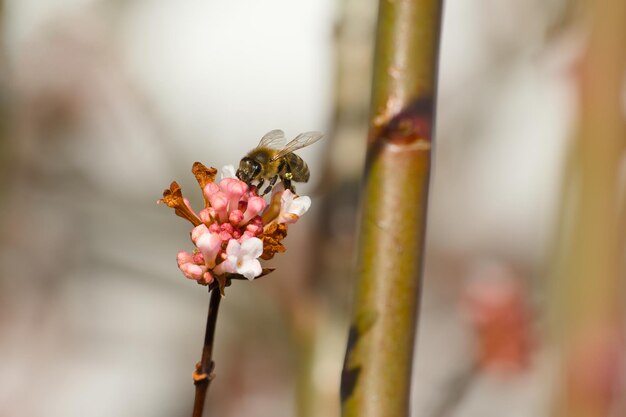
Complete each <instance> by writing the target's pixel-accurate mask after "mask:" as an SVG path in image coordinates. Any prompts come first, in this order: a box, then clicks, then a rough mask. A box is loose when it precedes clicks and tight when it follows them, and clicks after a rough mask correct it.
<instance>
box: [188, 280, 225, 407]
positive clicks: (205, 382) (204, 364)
mask: <svg viewBox="0 0 626 417" xmlns="http://www.w3.org/2000/svg"><path fill="white" fill-rule="evenodd" d="M221 300H222V295H221V294H220V290H219V288H215V289H213V290H212V291H211V301H210V302H209V311H208V313H207V319H206V332H205V333H204V346H203V347H202V359H201V360H200V363H198V364H197V365H196V370H195V371H194V373H193V380H194V384H195V385H196V398H195V400H194V404H193V414H192V417H202V412H203V410H204V401H205V399H206V393H207V391H208V389H209V385H210V384H211V380H213V378H214V376H215V375H213V368H214V367H215V363H214V362H213V339H214V336H215V323H216V322H217V312H218V310H219V308H220V301H221Z"/></svg>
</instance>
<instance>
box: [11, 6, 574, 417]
mask: <svg viewBox="0 0 626 417" xmlns="http://www.w3.org/2000/svg"><path fill="white" fill-rule="evenodd" d="M0 4H1V9H0V10H1V16H0V17H1V20H0V24H1V32H0V33H1V35H0V36H1V40H2V43H1V45H0V48H1V49H0V99H1V100H0V111H1V112H2V114H1V117H0V121H1V123H0V138H1V139H0V162H1V164H0V180H1V182H0V186H1V190H0V192H1V194H0V195H1V196H2V197H0V213H1V216H0V221H1V222H2V228H1V229H0V230H1V234H0V245H1V251H0V416H7V417H9V416H10V417H35V416H46V417H57V416H58V417H61V416H62V417H74V416H94V417H98V416H118V417H126V416H128V417H131V416H132V417H138V416H177V415H188V414H190V410H191V405H192V402H193V394H194V389H193V385H192V380H191V372H192V370H193V366H194V364H195V363H196V361H198V360H199V359H200V353H201V347H202V340H203V332H204V324H205V320H206V309H207V305H208V295H207V293H206V291H205V289H204V288H203V287H199V286H197V285H196V284H195V283H193V282H192V281H189V280H186V279H184V277H183V276H182V274H181V273H180V272H179V271H178V269H177V265H176V261H175V257H176V253H177V252H178V251H179V250H190V249H191V248H192V244H191V242H190V241H189V237H188V232H189V227H188V225H187V224H186V223H185V221H184V220H182V219H180V218H178V217H175V216H174V214H173V212H172V211H171V210H170V209H168V208H167V207H165V206H163V205H157V204H156V201H157V199H159V198H160V197H161V193H162V190H163V189H164V188H165V187H167V186H168V185H169V183H170V182H171V181H172V180H176V181H178V182H179V183H180V184H181V186H182V187H183V190H184V191H185V195H186V196H187V197H189V198H190V199H191V200H192V204H195V205H196V206H197V205H198V204H200V203H201V195H200V193H197V192H196V190H197V188H195V187H196V185H195V180H194V178H193V176H192V174H191V172H190V169H191V165H192V163H193V162H194V161H196V160H197V161H201V162H203V163H204V164H206V165H209V166H215V167H222V166H223V165H225V164H236V163H238V161H239V159H240V158H241V157H242V156H243V154H244V153H245V152H247V151H248V150H249V149H251V148H252V147H254V146H255V145H256V143H257V142H258V140H259V138H260V137H261V136H262V135H263V134H264V133H266V132H267V131H269V130H271V129H275V128H280V129H283V130H285V131H286V133H287V136H295V135H296V134H298V133H300V132H303V131H308V130H320V131H323V132H325V133H326V138H325V140H324V141H322V142H319V143H318V144H316V145H315V146H312V147H311V148H307V149H305V150H302V151H301V152H299V154H300V155H301V156H302V157H303V158H304V159H305V160H306V161H307V162H308V163H309V166H310V168H311V172H312V178H311V182H310V183H309V184H307V185H305V186H300V187H299V188H298V190H299V191H300V193H302V194H307V195H310V196H311V198H312V199H313V208H312V210H311V212H310V213H309V214H308V215H307V216H305V217H304V218H303V219H302V220H301V222H300V223H299V224H298V226H297V227H293V228H291V229H290V236H289V237H288V238H287V241H286V243H287V248H288V251H287V253H285V254H282V255H279V256H277V257H276V258H274V259H273V260H272V261H271V262H270V266H276V267H277V268H278V270H277V271H276V272H275V273H274V274H272V275H271V276H270V277H268V278H267V279H263V280H260V281H257V282H253V283H241V282H236V283H234V284H233V286H232V287H231V288H229V290H228V292H227V297H226V299H225V300H224V302H223V304H222V309H221V311H220V318H219V320H218V327H217V335H216V353H215V356H214V357H215V361H216V370H215V372H216V374H217V379H216V380H215V381H214V383H213V384H212V386H211V389H210V391H209V397H208V409H209V410H210V415H214V416H220V417H228V416H257V417H265V416H268V417H269V416H290V415H293V416H298V417H315V416H336V415H339V376H340V372H341V366H342V362H343V355H344V351H345V343H346V339H347V329H348V313H349V309H350V294H351V288H352V285H353V275H352V266H353V261H354V258H355V255H354V247H355V226H356V220H357V215H356V213H357V208H356V206H357V202H358V191H359V182H360V176H361V172H362V163H363V159H364V155H365V137H366V134H367V126H368V124H367V114H368V103H369V88H370V80H371V72H370V67H371V62H372V59H373V57H372V52H373V46H372V45H373V37H374V28H375V21H376V8H377V2H376V1H374V0H323V1H319V0H318V1H313V0H301V1H298V2H293V1H287V0H269V1H265V2H255V1H252V0H237V1H230V2H222V3H219V2H215V1H205V0H184V1H177V2H173V1H167V0H57V1H52V2H50V1H49V2H42V1H38V0H4V1H0ZM576 12H577V3H576V2H575V1H567V0H547V1H546V0H543V1H539V0H522V1H519V0H517V1H513V0H497V1H495V0H469V1H461V0H449V1H446V4H445V12H444V24H443V35H442V47H441V61H440V65H439V68H440V78H439V102H438V114H437V118H438V120H437V145H436V152H435V161H434V167H435V170H434V173H433V176H432V187H431V199H430V210H431V211H430V214H429V225H428V238H427V263H426V271H425V284H424V293H423V298H422V311H421V318H420V327H419V332H418V333H419V334H418V343H417V347H416V349H417V352H418V353H419V354H418V355H417V357H416V358H417V359H416V362H415V368H414V378H415V385H414V387H413V392H414V402H413V411H412V412H413V415H415V416H418V415H419V416H425V417H443V416H459V417H470V416H480V417H489V416H494V417H495V416H498V417H507V416H511V417H514V416H542V415H547V410H548V402H549V398H548V396H549V394H550V389H549V387H550V382H551V379H550V372H549V369H550V359H549V357H550V354H549V349H548V348H547V347H546V344H545V343H544V341H543V338H542V334H543V332H544V329H545V322H546V317H545V314H544V312H545V307H546V296H545V294H546V292H545V291H544V290H545V286H546V281H547V278H548V275H549V274H548V269H549V268H547V259H548V257H549V255H550V248H551V245H552V244H553V240H554V237H555V232H556V229H557V226H558V222H557V219H558V215H557V213H558V208H559V201H560V197H561V183H562V175H563V172H564V162H565V155H566V149H567V147H568V143H569V141H570V140H571V138H572V135H573V132H574V129H575V125H574V122H575V120H576V94H575V92H576V90H575V88H574V84H573V79H572V71H573V65H574V62H575V60H576V59H577V57H578V56H579V54H580V52H581V48H582V43H581V30H580V27H579V26H577V25H576V24H574V23H573V22H574V21H575V19H574V18H573V16H575V15H576Z"/></svg>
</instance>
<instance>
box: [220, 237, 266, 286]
mask: <svg viewBox="0 0 626 417" xmlns="http://www.w3.org/2000/svg"><path fill="white" fill-rule="evenodd" d="M262 253H263V241H261V239H259V238H257V237H251V238H249V239H246V240H245V241H244V242H243V243H241V244H240V243H239V242H238V241H237V240H236V239H231V240H229V241H228V246H226V256H227V257H226V259H224V261H223V262H222V263H221V264H219V265H218V266H217V267H216V268H215V272H216V273H218V274H222V273H224V272H230V273H236V274H241V275H243V276H244V277H246V278H248V279H249V280H253V279H254V278H256V277H258V276H259V275H261V272H263V268H261V263H260V262H259V260H258V259H257V258H258V257H259V256H261V254H262Z"/></svg>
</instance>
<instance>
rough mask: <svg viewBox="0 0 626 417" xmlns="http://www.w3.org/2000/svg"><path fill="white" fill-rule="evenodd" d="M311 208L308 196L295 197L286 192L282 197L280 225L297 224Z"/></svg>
mask: <svg viewBox="0 0 626 417" xmlns="http://www.w3.org/2000/svg"><path fill="white" fill-rule="evenodd" d="M310 207H311V199H310V198H309V197H307V196H295V195H294V194H293V193H292V192H291V191H289V190H285V191H284V192H283V194H282V196H281V197H280V214H279V215H278V223H295V222H297V221H298V219H299V218H300V217H302V215H303V214H304V213H306V212H307V211H308V210H309V208H310Z"/></svg>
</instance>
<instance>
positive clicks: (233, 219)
mask: <svg viewBox="0 0 626 417" xmlns="http://www.w3.org/2000/svg"><path fill="white" fill-rule="evenodd" d="M243 219H244V217H243V213H242V212H241V210H233V211H231V212H230V214H229V215H228V221H229V222H230V223H231V224H239V223H241V222H242V221H243Z"/></svg>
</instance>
